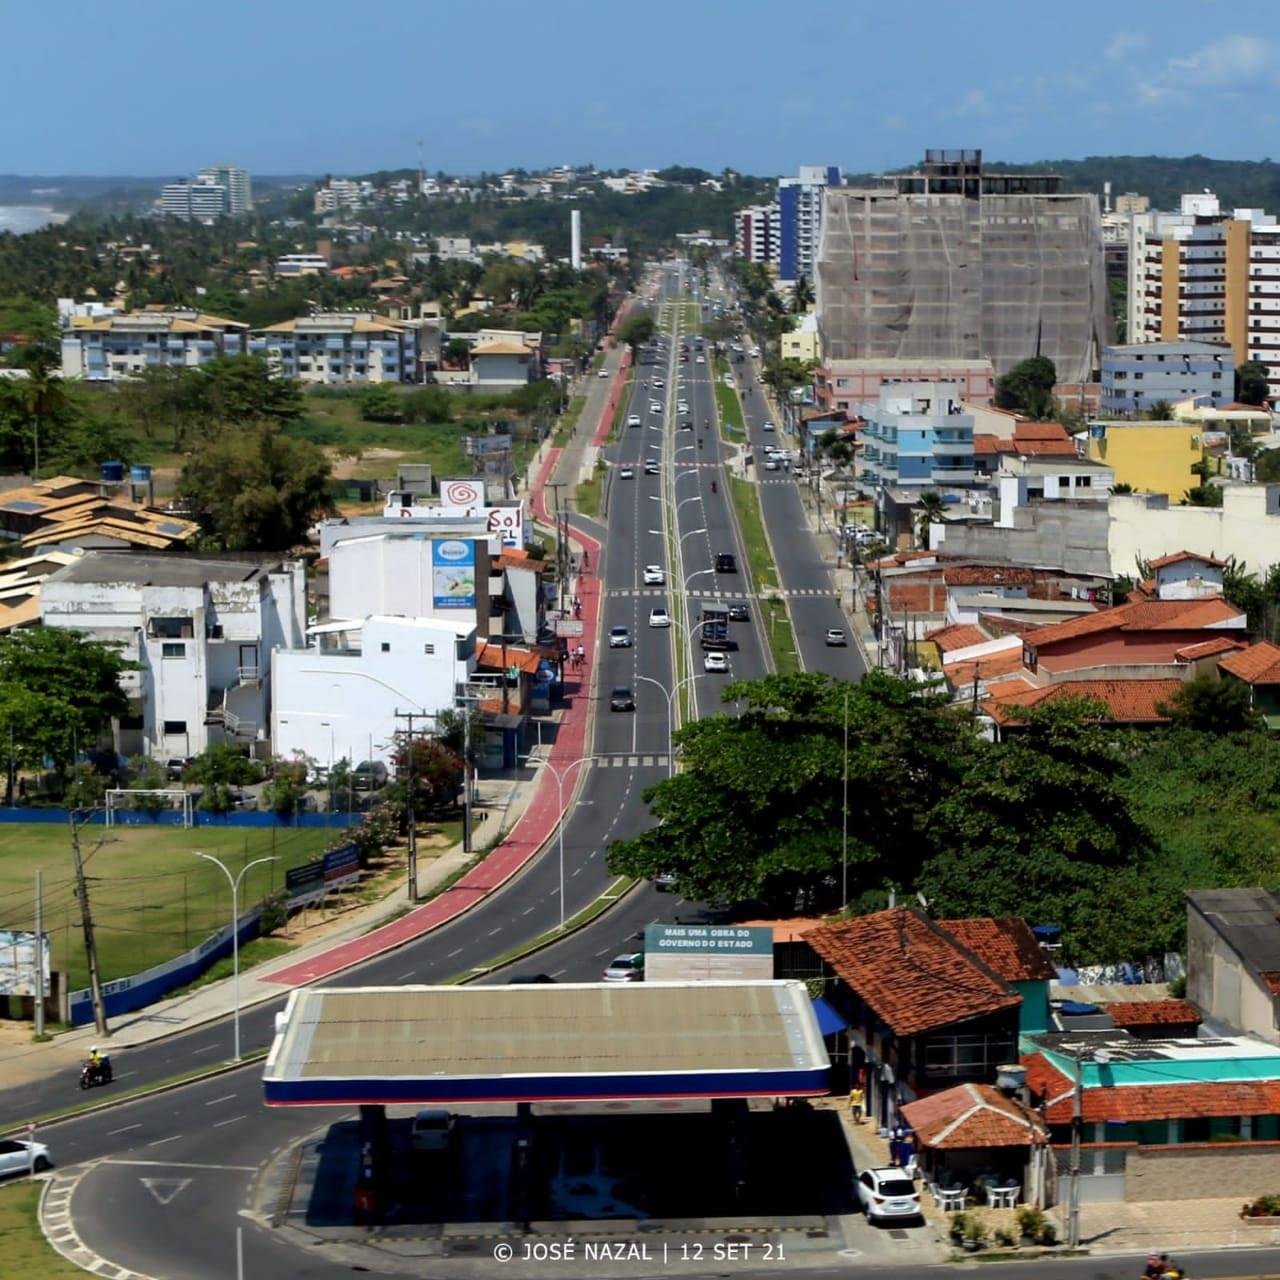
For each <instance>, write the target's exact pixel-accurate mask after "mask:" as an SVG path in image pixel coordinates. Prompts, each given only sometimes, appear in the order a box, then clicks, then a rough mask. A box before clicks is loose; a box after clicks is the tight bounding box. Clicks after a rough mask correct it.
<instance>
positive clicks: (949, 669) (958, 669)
mask: <svg viewBox="0 0 1280 1280" xmlns="http://www.w3.org/2000/svg"><path fill="white" fill-rule="evenodd" d="M1023 669H1024V668H1023V666H1022V650H1021V649H1002V650H1000V651H999V652H998V653H992V654H988V655H987V656H986V657H983V658H972V659H970V660H969V661H967V662H949V663H947V664H946V666H945V667H944V668H943V674H944V675H945V676H946V677H947V679H948V681H950V683H951V686H952V688H955V689H958V688H960V687H961V686H962V685H971V684H973V677H974V675H975V674H976V675H977V677H978V679H979V680H994V679H996V678H997V677H999V676H1011V675H1013V674H1014V672H1016V671H1022V670H1023ZM1018 683H1019V684H1025V683H1026V682H1025V681H1024V680H1020V681H1019V682H1018ZM993 687H994V686H993Z"/></svg>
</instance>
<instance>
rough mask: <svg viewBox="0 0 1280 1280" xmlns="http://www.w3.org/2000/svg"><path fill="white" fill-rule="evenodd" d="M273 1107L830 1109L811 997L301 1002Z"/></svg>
mask: <svg viewBox="0 0 1280 1280" xmlns="http://www.w3.org/2000/svg"><path fill="white" fill-rule="evenodd" d="M284 1018H285V1020H284V1024H283V1026H282V1028H281V1030H280V1031H279V1032H278V1034H277V1035H276V1038H275V1042H274V1044H273V1045H272V1048H271V1053H270V1056H269V1057H268V1059H267V1064H266V1070H265V1072H264V1074H263V1091H264V1095H265V1099H266V1102H267V1103H268V1105H275V1106H290V1105H293V1106H307V1105H311V1106H323V1105H332V1104H338V1103H341V1104H350V1103H368V1104H377V1103H393V1102H395V1103H402V1102H518V1101H519V1102H526V1101H532V1102H538V1101H552V1100H578V1101H584V1100H591V1099H609V1098H622V1099H625V1098H632V1099H635V1098H667V1097H695V1098H714V1097H722V1098H749V1097H783V1096H788V1095H805V1094H810V1095H812V1094H824V1093H826V1092H827V1071H828V1068H829V1065H830V1062H829V1059H828V1056H827V1051H826V1049H825V1047H824V1045H823V1042H822V1036H821V1033H820V1031H819V1029H818V1025H817V1020H816V1018H815V1016H814V1013H813V1008H812V1004H811V1001H810V999H809V994H808V991H807V990H806V988H805V986H804V984H803V983H801V982H794V981H758V982H697V983H684V982H673V983H660V982H643V983H560V984H548V985H545V986H544V985H537V984H529V985H527V986H509V987H448V986H445V987H429V986H405V987H365V988H342V989H325V988H303V989H299V990H297V991H294V992H293V993H292V995H291V996H290V998H289V1004H288V1007H287V1010H286V1013H285V1015H284Z"/></svg>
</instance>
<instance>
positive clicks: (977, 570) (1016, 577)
mask: <svg viewBox="0 0 1280 1280" xmlns="http://www.w3.org/2000/svg"><path fill="white" fill-rule="evenodd" d="M942 580H943V582H945V583H946V584H947V586H949V587H974V586H995V585H1000V586H1017V587H1029V586H1030V585H1031V584H1032V583H1033V582H1034V581H1035V580H1036V575H1035V574H1034V573H1033V572H1032V571H1031V570H1030V569H1024V568H1022V567H1021V566H1020V565H1009V564H962V565H956V566H955V567H954V568H951V569H944V570H943V571H942Z"/></svg>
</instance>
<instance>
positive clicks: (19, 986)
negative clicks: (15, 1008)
mask: <svg viewBox="0 0 1280 1280" xmlns="http://www.w3.org/2000/svg"><path fill="white" fill-rule="evenodd" d="M41 950H42V951H43V953H44V994H45V995H46V996H47V995H48V994H49V961H50V957H49V935H48V934H47V933H46V934H45V935H44V946H43V947H42V948H41ZM37 981H38V977H37V973H36V935H35V934H34V933H23V932H20V931H18V930H14V929H0V995H3V996H32V995H35V991H36V982H37Z"/></svg>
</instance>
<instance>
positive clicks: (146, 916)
mask: <svg viewBox="0 0 1280 1280" xmlns="http://www.w3.org/2000/svg"><path fill="white" fill-rule="evenodd" d="M337 834H338V833H337V832H336V831H326V830H323V829H318V828H300V829H294V828H292V827H278V828H277V827H269V828H259V827H252V828H245V827H198V828H191V829H190V830H186V829H184V828H182V827H113V828H110V829H107V828H103V827H85V828H82V830H81V833H80V843H81V848H82V850H83V853H84V858H85V872H86V875H87V877H88V882H89V902H90V906H91V908H92V910H93V916H94V922H95V924H96V925H97V930H96V932H97V941H98V963H99V967H100V970H101V975H102V979H103V981H104V982H109V981H111V980H112V979H113V978H122V977H125V976H126V975H128V974H131V973H137V972H138V971H139V970H141V969H145V968H147V967H148V966H150V965H153V964H159V963H160V962H161V961H163V960H168V959H171V958H172V957H173V956H175V955H179V954H181V953H182V952H183V951H185V950H186V949H187V948H188V947H191V946H194V945H195V944H196V943H197V942H200V941H201V940H202V939H204V938H206V937H208V936H209V934H211V933H213V932H214V931H215V930H216V929H219V928H221V927H222V926H224V925H226V924H227V923H228V922H229V921H230V919H231V894H230V889H229V887H228V885H227V882H226V877H225V876H223V874H222V872H221V871H219V870H218V868H217V867H215V866H213V865H212V864H211V863H208V862H205V861H203V860H202V859H200V858H195V857H192V853H193V851H194V850H196V849H200V850H202V851H204V852H206V853H212V854H216V855H217V856H218V857H220V858H222V860H223V861H224V862H225V863H226V864H227V866H228V867H229V868H230V870H231V872H232V874H233V875H236V874H239V871H240V869H241V868H242V867H244V866H245V865H246V864H247V863H249V862H252V861H253V860H254V859H255V858H262V857H268V856H271V855H273V854H274V855H275V856H276V857H277V858H278V859H279V861H278V862H274V863H267V864H266V865H264V866H261V867H255V868H254V869H253V870H252V871H250V872H249V874H248V875H247V876H246V877H245V879H244V882H243V885H242V887H241V905H242V907H243V905H245V904H248V903H254V902H258V901H260V900H261V899H262V897H263V896H264V895H265V894H267V893H268V892H269V891H270V890H271V889H273V888H279V887H280V886H281V885H283V883H284V873H285V871H286V870H288V869H289V868H290V867H293V866H297V865H298V864H299V863H302V862H306V861H307V860H308V859H310V858H313V857H316V856H318V855H319V854H320V853H321V852H322V851H323V850H324V849H325V848H327V847H328V846H329V844H330V843H331V842H332V841H333V840H334V838H335V837H336V836H337ZM37 867H38V868H40V869H41V871H42V872H43V873H44V886H43V887H44V927H45V930H46V931H47V932H48V933H49V935H50V946H51V949H52V964H53V967H54V968H55V969H60V970H63V971H64V972H68V973H69V974H70V981H71V988H72V990H76V989H78V988H81V987H83V986H85V985H86V983H87V982H88V971H87V969H86V967H85V960H84V939H83V935H82V931H81V928H80V909H79V906H78V905H77V903H76V900H75V892H74V890H75V882H74V878H73V875H72V861H71V841H70V836H69V833H68V830H67V828H66V827H64V826H62V825H60V824H57V823H53V824H47V825H46V824H43V823H42V824H35V823H32V824H30V825H13V826H0V928H3V929H31V928H32V927H33V923H32V913H33V909H34V908H33V904H34V885H35V871H36V868H37Z"/></svg>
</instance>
